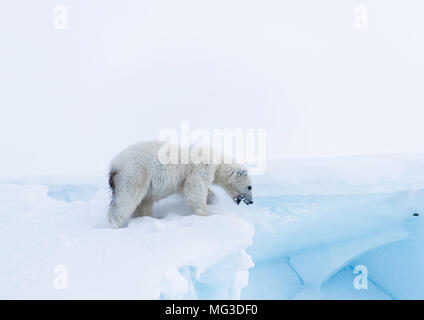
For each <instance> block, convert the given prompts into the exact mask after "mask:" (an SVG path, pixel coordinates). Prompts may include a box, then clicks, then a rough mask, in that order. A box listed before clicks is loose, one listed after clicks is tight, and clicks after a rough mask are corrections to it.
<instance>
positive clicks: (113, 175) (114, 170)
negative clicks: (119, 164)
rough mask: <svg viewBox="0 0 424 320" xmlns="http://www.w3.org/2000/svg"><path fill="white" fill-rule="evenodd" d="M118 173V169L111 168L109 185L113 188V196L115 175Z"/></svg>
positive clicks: (113, 193) (113, 192)
mask: <svg viewBox="0 0 424 320" xmlns="http://www.w3.org/2000/svg"><path fill="white" fill-rule="evenodd" d="M117 173H118V171H116V169H113V168H112V169H111V170H110V172H109V186H110V189H111V190H112V197H113V196H114V195H115V176H116V174H117Z"/></svg>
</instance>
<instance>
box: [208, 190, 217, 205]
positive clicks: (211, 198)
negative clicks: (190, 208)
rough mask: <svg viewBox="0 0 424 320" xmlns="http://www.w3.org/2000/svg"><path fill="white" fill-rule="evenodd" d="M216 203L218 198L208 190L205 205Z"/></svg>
mask: <svg viewBox="0 0 424 320" xmlns="http://www.w3.org/2000/svg"><path fill="white" fill-rule="evenodd" d="M216 203H218V197H217V195H216V194H215V192H213V191H212V190H211V189H208V196H207V198H206V204H216Z"/></svg>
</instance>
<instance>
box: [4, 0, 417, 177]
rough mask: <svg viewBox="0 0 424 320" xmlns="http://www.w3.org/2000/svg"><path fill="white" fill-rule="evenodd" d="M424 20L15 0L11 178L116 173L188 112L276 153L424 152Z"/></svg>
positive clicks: (8, 90)
mask: <svg viewBox="0 0 424 320" xmlns="http://www.w3.org/2000/svg"><path fill="white" fill-rule="evenodd" d="M58 4H65V5H67V6H68V9H69V30H67V31H63V30H56V29H54V28H53V19H54V14H53V9H54V7H55V6H56V5H58ZM359 4H365V5H367V6H368V10H369V13H368V15H369V22H368V24H369V27H368V29H367V30H366V31H363V30H362V31H361V30H356V29H355V28H354V18H355V15H354V8H355V6H357V5H359ZM423 13H424V2H423V1H419V0H416V1H412V0H406V1H401V0H398V1H395V0H385V1H383V0H374V1H352V0H348V1H347V0H345V1H340V0H332V1H328V0H320V1H314V0H308V1H306V0H301V1H299V0H296V1H294V0H292V1H282V0H261V1H259V0H255V1H250V0H243V1H242V0H232V1H228V0H213V1H212V0H209V1H202V0H179V1H175V0H155V1H152V0H144V1H142V0H140V1H135V0H134V1H122V0H120V1H118V0H115V1H112V0H90V1H84V0H72V1H70V0H68V1H66V0H63V1H60V2H59V3H58V2H57V1H50V0H44V1H32V0H26V1H22V0H20V1H17V0H3V1H1V3H0V58H1V59H0V88H1V89H0V107H1V116H0V150H1V167H0V168H1V169H0V170H1V171H0V176H9V177H11V176H15V175H16V176H22V175H38V174H61V173H87V172H94V171H102V170H105V168H106V166H107V165H108V163H109V161H110V160H111V158H112V157H113V156H114V155H115V154H116V153H117V152H118V151H120V150H121V149H122V148H124V147H125V146H127V145H129V144H131V143H134V142H136V141H141V140H147V139H154V138H156V137H157V135H158V133H159V131H160V130H161V129H164V128H175V129H176V130H178V129H179V127H180V121H183V120H189V121H190V126H191V127H192V128H193V129H195V128H202V129H210V130H212V129H220V128H244V129H251V128H265V129H266V130H267V137H268V148H267V149H268V158H279V157H284V158H288V157H321V156H338V155H351V154H370V153H371V154H378V153H410V152H411V153H413V152H424V143H423V142H422V139H423V137H424V117H423V116H424V58H423V57H424V19H422V16H423Z"/></svg>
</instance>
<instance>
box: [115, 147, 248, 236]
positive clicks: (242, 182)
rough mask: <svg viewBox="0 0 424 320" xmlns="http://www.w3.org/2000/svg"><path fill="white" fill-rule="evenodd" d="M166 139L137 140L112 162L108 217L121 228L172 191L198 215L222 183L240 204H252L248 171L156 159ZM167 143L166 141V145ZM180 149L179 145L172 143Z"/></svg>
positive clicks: (232, 166)
mask: <svg viewBox="0 0 424 320" xmlns="http://www.w3.org/2000/svg"><path fill="white" fill-rule="evenodd" d="M164 146H165V142H162V141H151V142H143V143H138V144H135V145H133V146H130V147H128V148H127V149H125V150H123V151H122V152H121V153H119V154H118V155H117V156H116V157H115V158H114V159H113V160H112V163H111V167H110V172H109V185H110V188H111V189H112V200H111V203H110V207H109V212H108V219H109V222H110V223H111V225H112V227H114V228H120V227H122V226H123V225H124V224H125V223H126V222H127V221H128V220H129V218H130V217H131V216H132V217H140V216H152V208H153V203H154V202H155V201H159V200H161V199H163V198H165V197H167V196H169V195H171V194H175V193H179V194H181V195H182V196H183V197H184V199H185V201H186V202H187V204H188V205H189V206H190V207H191V208H192V210H193V212H194V213H195V214H197V215H201V216H204V215H206V204H211V203H213V202H214V201H215V200H216V195H215V194H214V193H213V192H212V191H211V190H210V189H209V186H210V185H211V184H215V185H218V186H221V187H222V188H223V189H224V190H225V191H226V192H227V193H228V194H229V195H230V197H231V198H232V199H233V200H234V201H235V202H236V203H237V204H239V203H240V202H241V201H242V200H243V201H244V202H245V203H246V204H248V205H249V204H252V203H253V200H252V184H251V180H250V177H249V175H248V172H247V170H246V169H245V168H244V167H243V166H241V165H238V164H227V163H228V162H222V163H217V164H216V162H213V161H211V162H210V163H198V162H196V163H194V162H193V161H191V160H189V161H188V162H186V163H181V162H182V161H177V162H176V163H174V162H173V163H166V164H163V161H159V158H160V157H159V156H158V155H159V154H160V152H161V150H162V149H163V147H164ZM167 146H169V144H167ZM173 148H178V150H180V151H181V150H182V147H179V146H173Z"/></svg>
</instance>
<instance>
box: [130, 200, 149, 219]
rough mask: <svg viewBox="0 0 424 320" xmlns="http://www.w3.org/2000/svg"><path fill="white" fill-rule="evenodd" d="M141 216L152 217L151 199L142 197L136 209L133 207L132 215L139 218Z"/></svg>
mask: <svg viewBox="0 0 424 320" xmlns="http://www.w3.org/2000/svg"><path fill="white" fill-rule="evenodd" d="M143 216H149V217H153V201H151V200H147V199H143V201H141V203H140V204H139V205H138V207H137V209H135V211H134V213H133V216H132V217H133V218H139V217H143Z"/></svg>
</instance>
